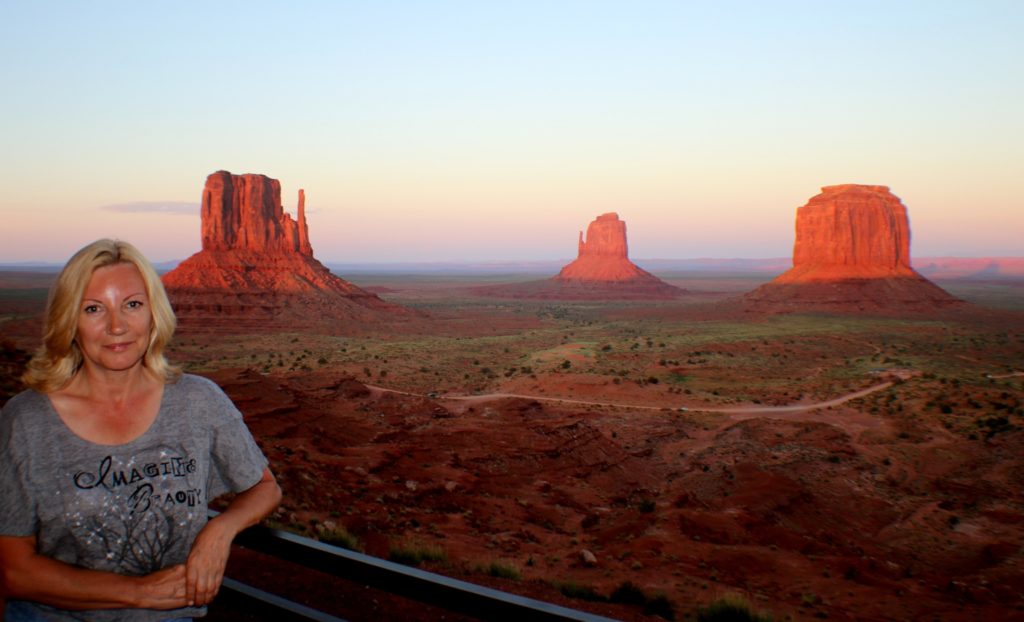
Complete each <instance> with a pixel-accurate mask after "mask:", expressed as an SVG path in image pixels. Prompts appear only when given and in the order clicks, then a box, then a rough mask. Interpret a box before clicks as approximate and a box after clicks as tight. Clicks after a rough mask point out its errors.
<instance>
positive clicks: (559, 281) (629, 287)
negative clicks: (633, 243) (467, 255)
mask: <svg viewBox="0 0 1024 622" xmlns="http://www.w3.org/2000/svg"><path fill="white" fill-rule="evenodd" d="M475 291H476V292H477V293H480V294H483V295H486V296H496V297H502V298H550V299H564V300H644V299H650V300H664V299H671V298H676V297H677V296H679V295H681V294H683V293H684V292H683V290H681V289H679V288H678V287H675V286H674V285H669V284H668V283H666V282H664V281H662V280H661V279H659V278H658V277H656V276H654V275H653V274H651V273H650V272H647V271H646V270H644V269H642V268H640V267H639V266H637V265H636V264H634V263H633V262H632V261H630V260H629V246H628V244H627V243H626V223H625V222H623V221H622V220H619V215H618V214H616V213H614V212H609V213H607V214H601V215H600V216H598V217H597V218H595V219H594V220H593V222H591V223H590V225H589V226H587V235H586V238H585V239H584V237H583V232H582V231H581V232H580V237H579V244H578V254H577V257H576V259H575V260H574V261H572V262H571V263H569V264H568V265H566V266H565V267H564V268H562V270H561V271H560V272H559V273H558V274H557V275H556V276H554V277H552V278H550V279H545V280H543V281H531V282H528V283H520V284H516V285H502V286H491V287H480V288H476V289H475Z"/></svg>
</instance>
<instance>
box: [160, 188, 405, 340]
mask: <svg viewBox="0 0 1024 622" xmlns="http://www.w3.org/2000/svg"><path fill="white" fill-rule="evenodd" d="M201 222H202V250H201V251H200V252H198V253H196V254H195V255H192V256H191V257H189V258H188V259H186V260H185V261H183V262H182V263H181V264H179V265H178V267H177V268H175V269H174V270H172V271H171V272H168V273H167V274H165V275H164V277H163V281H164V285H165V286H166V287H167V291H168V294H169V296H170V297H171V302H172V304H173V305H174V308H175V313H176V314H177V315H178V320H179V323H180V324H181V325H182V326H184V327H192V328H216V329H218V330H223V329H237V330H252V329H261V328H265V329H273V330H277V329H280V328H282V327H289V328H298V329H308V328H315V329H317V330H326V331H332V330H334V329H336V328H337V327H338V323H339V322H352V321H358V322H368V321H375V320H382V319H393V318H402V317H408V316H409V315H410V312H409V311H408V310H406V309H404V308H403V307H400V306H398V305H395V304H391V303H388V302H386V301H384V300H382V299H381V298H379V297H378V296H377V295H376V294H373V293H371V292H368V291H365V290H363V289H360V288H359V287H356V286H355V285H353V284H351V283H349V282H348V281H345V280H344V279H341V278H339V277H337V276H335V275H333V274H331V272H330V270H328V269H327V268H326V267H325V266H324V265H323V264H321V263H320V262H319V261H317V260H316V259H315V258H314V257H313V249H312V246H311V245H310V242H309V228H308V225H307V223H306V196H305V192H304V191H303V190H299V199H298V209H297V218H296V219H293V218H292V217H291V216H290V215H288V214H286V213H285V212H284V208H283V207H282V205H281V184H280V182H278V181H277V180H276V179H271V178H269V177H267V176H265V175H232V174H231V173H228V172H227V171H218V172H216V173H213V174H212V175H210V176H209V177H208V178H207V179H206V185H205V187H204V188H203V201H202V212H201Z"/></svg>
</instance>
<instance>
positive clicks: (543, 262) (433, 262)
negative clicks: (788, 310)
mask: <svg viewBox="0 0 1024 622" xmlns="http://www.w3.org/2000/svg"><path fill="white" fill-rule="evenodd" d="M316 259H317V261H319V262H320V263H322V264H324V265H325V266H328V267H331V266H344V267H356V268H358V267H373V266H389V267H403V266H495V267H497V266H549V265H565V264H567V263H569V262H571V261H573V260H574V259H575V258H573V257H564V258H560V259H422V260H394V261H381V260H376V261H352V260H341V259H333V260H332V259H319V258H316ZM910 259H911V265H913V264H914V263H915V262H916V261H972V260H974V261H984V260H989V261H996V260H1000V261H1005V260H1013V261H1021V262H1024V255H911V257H910ZM792 260H793V259H792V257H791V256H775V257H709V256H703V257H650V258H639V259H635V258H630V261H632V262H633V263H636V264H652V265H665V264H685V263H717V264H722V263H733V264H766V263H780V262H786V263H792ZM183 261H185V259H168V260H164V261H154V262H152V263H153V266H154V267H158V268H173V267H174V266H177V265H178V264H180V263H181V262H183ZM63 265H64V262H60V261H40V260H24V261H0V269H4V268H60V267H61V266H63Z"/></svg>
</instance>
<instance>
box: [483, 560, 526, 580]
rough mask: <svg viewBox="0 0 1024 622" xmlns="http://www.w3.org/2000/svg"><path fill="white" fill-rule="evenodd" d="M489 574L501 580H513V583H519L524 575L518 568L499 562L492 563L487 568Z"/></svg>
mask: <svg viewBox="0 0 1024 622" xmlns="http://www.w3.org/2000/svg"><path fill="white" fill-rule="evenodd" d="M487 574H489V575H490V576H492V577H497V578H499V579H511V580H513V581H518V580H519V579H521V578H522V575H520V574H519V569H518V568H516V567H515V566H512V565H510V564H505V563H502V562H497V561H494V562H491V564H490V565H489V566H488V567H487Z"/></svg>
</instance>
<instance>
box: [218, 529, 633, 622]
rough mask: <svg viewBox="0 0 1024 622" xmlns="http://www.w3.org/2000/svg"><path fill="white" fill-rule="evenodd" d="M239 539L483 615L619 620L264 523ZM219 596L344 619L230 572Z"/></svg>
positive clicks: (542, 620) (290, 615)
mask: <svg viewBox="0 0 1024 622" xmlns="http://www.w3.org/2000/svg"><path fill="white" fill-rule="evenodd" d="M211 514H213V513H211ZM235 544H238V545H240V546H243V547H245V548H248V549H251V550H253V551H257V552H260V553H264V554H267V555H271V556H273V557H276V558H278V559H282V560H286V561H289V562H293V563H296V564H299V565H301V566H305V567H307V568H311V569H315V570H318V571H320V572H324V573H327V574H331V575H334V576H336V577H339V578H342V579H346V580H349V581H353V582H356V583H359V584H361V585H365V586H368V587H372V588H375V589H378V590H381V591H384V592H388V593H391V594H395V595H398V596H402V597H405V598H408V599H411V600H415V601H418V602H421V603H426V604H430V605H434V606H437V607H440V608H442V609H446V610H448V611H452V612H455V613H460V614H463V615H469V616H472V617H476V618H479V619H482V620H509V621H512V620H515V621H520V620H531V621H538V622H548V621H550V622H570V621H575V622H614V621H613V620H612V618H607V617H604V616H600V615H597V614H593V613H588V612H585V611H579V610H576V609H570V608H568V607H562V606H560V605H555V604H553V603H547V602H544V601H540V600H535V599H533V598H527V597H525V596H519V595H516V594H510V593H508V592H502V591H501V590H496V589H492V588H489V587H484V586H481V585H476V584H473V583H469V582H467V581H460V580H458V579H453V578H451V577H446V576H444V575H440V574H437V573H433V572H427V571H425V570H422V569H419V568H413V567H410V566H404V565H402V564H397V563H395V562H390V561H387V560H384V559H380V558H378V557H372V556H370V555H364V554H363V553H357V552H355V551H349V550H347V549H343V548H339V547H336V546H331V545H329V544H324V543H323V542H318V541H316V540H312V539H310V538H305V537H302V536H298V535H295V534H293V533H289V532H287V531H281V530H278V529H270V528H268V527H263V526H259V525H258V526H256V527H250V528H249V529H246V530H245V531H243V532H242V533H240V534H239V535H238V537H237V538H235ZM218 600H219V601H222V602H223V604H224V605H228V606H231V607H237V608H241V609H254V608H255V609H256V610H258V611H260V612H261V613H264V614H268V616H269V618H272V619H275V620H318V621H323V622H337V621H341V622H343V621H342V620H341V618H337V617H335V616H332V615H329V614H326V613H323V612H321V611H317V610H315V609H312V608H310V607H307V606H305V605H301V604H299V603H295V602H292V601H290V600H287V599H285V598H283V597H281V596H277V595H274V594H270V593H268V592H265V591H263V590H259V589H256V588H254V587H251V586H248V585H246V584H244V583H241V582H239V581H236V580H234V579H231V578H228V577H225V579H224V583H223V585H222V587H221V591H220V596H218Z"/></svg>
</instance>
